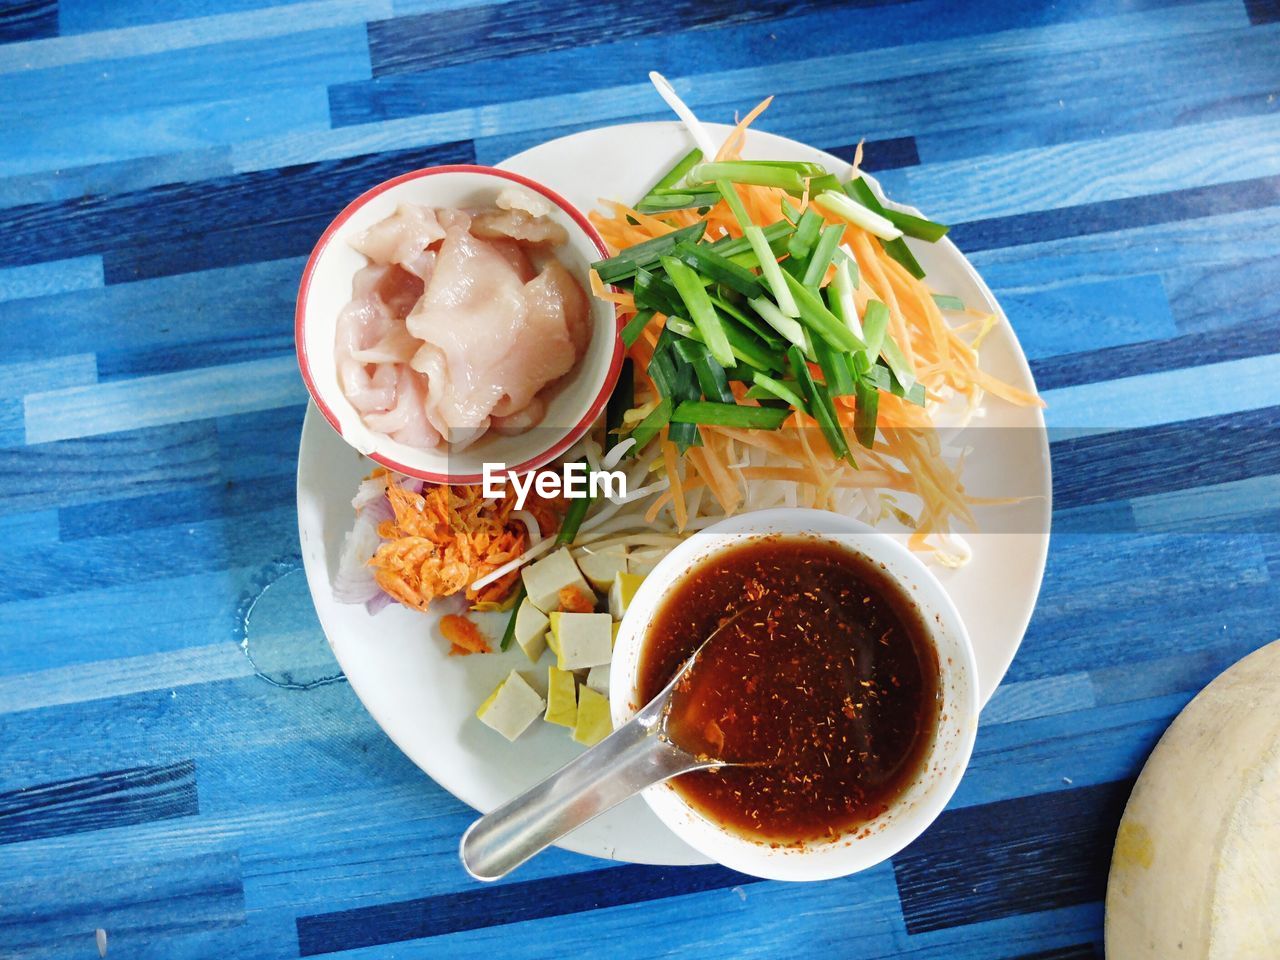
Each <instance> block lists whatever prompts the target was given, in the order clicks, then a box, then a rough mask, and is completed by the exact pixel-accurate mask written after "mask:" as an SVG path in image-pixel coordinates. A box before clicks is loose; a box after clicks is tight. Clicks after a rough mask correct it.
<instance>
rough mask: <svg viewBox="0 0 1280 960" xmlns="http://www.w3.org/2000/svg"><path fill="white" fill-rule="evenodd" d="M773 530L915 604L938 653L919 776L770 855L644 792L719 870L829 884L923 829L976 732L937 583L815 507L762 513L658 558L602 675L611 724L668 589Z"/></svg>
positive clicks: (970, 678)
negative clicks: (935, 703)
mask: <svg viewBox="0 0 1280 960" xmlns="http://www.w3.org/2000/svg"><path fill="white" fill-rule="evenodd" d="M771 534H782V535H784V536H787V537H788V538H791V537H796V538H804V537H812V538H819V539H822V540H826V541H831V542H835V543H839V544H840V545H842V546H844V547H846V548H848V549H851V550H854V551H857V552H859V553H861V554H863V555H864V556H867V557H869V558H870V559H872V560H874V561H876V562H877V563H881V564H883V565H884V569H885V570H886V571H887V572H888V573H889V575H890V576H891V577H893V578H894V579H895V580H896V581H897V582H898V583H899V584H901V585H902V586H903V587H905V588H906V590H907V592H908V593H909V595H910V596H911V598H912V599H913V600H914V601H915V603H916V606H917V608H918V610H919V611H920V614H921V616H922V619H923V620H924V622H925V624H926V626H927V628H928V630H929V633H930V636H931V637H932V639H933V642H934V644H935V647H936V649H937V652H938V664H939V668H940V670H941V690H942V698H943V702H942V709H941V714H940V719H939V723H938V728H937V733H936V735H935V737H934V742H933V744H932V746H931V747H930V749H929V752H928V754H927V755H926V757H925V760H924V762H923V763H922V764H921V774H920V776H919V777H918V778H917V779H916V781H915V782H914V783H912V784H911V786H910V787H908V788H907V790H906V792H905V793H904V794H903V795H902V796H901V797H900V798H899V799H898V801H897V802H896V803H895V804H894V805H893V806H892V807H891V808H890V809H889V810H888V811H886V812H885V813H884V814H882V815H881V816H879V817H877V818H876V819H875V820H873V821H871V822H870V823H868V824H865V825H864V826H861V827H859V828H858V829H857V830H855V831H853V832H851V833H849V834H846V835H845V836H842V837H838V838H836V839H835V840H833V841H829V842H825V841H824V842H817V843H813V844H807V845H805V846H803V847H799V848H779V849H774V848H771V847H770V846H768V844H765V843H761V842H759V841H756V840H751V839H748V838H746V837H743V836H741V835H739V834H736V833H733V832H731V831H729V830H727V829H725V828H724V827H722V826H720V825H719V824H717V823H715V822H713V821H711V820H709V819H707V818H706V817H704V816H703V815H702V814H700V813H698V812H697V811H696V810H694V809H693V808H692V807H690V806H689V805H688V804H687V803H685V801H684V800H683V799H681V797H680V795H679V794H678V793H676V791H675V790H674V789H673V788H672V786H671V785H670V784H669V783H661V784H657V785H656V786H653V787H650V788H649V789H648V790H646V791H645V792H644V798H645V801H646V802H647V803H648V804H649V806H650V808H652V810H653V812H654V813H656V814H657V815H658V817H659V818H660V819H661V820H662V821H663V823H665V824H666V825H667V826H668V827H670V828H671V829H672V830H673V831H674V832H675V833H676V835H677V836H678V837H680V839H681V840H684V841H685V842H686V843H688V844H689V845H690V846H691V847H693V848H694V849H695V850H697V851H698V852H699V853H702V854H703V855H705V856H707V857H710V858H711V859H712V860H716V861H718V862H720V863H722V864H724V865H725V866H726V867H731V868H732V869H734V870H739V871H741V872H742V873H747V874H751V875H753V876H757V877H765V878H767V879H770V880H829V879H831V878H833V877H842V876H845V875H847V874H850V873H855V872H857V871H858V870H865V869H866V868H867V867H870V866H873V865H875V864H877V863H880V862H881V861H882V860H886V859H888V858H889V857H891V856H893V855H894V854H895V853H897V852H898V851H899V850H901V849H902V848H903V847H905V846H906V845H907V844H908V843H910V842H911V841H912V840H914V839H915V838H916V837H918V836H919V835H920V834H921V833H923V832H924V830H925V828H926V827H928V826H929V824H930V823H932V822H933V821H934V819H935V818H936V817H937V816H938V814H939V813H941V812H942V808H943V807H945V806H946V805H947V801H948V800H949V799H950V798H951V795H952V794H953V793H954V792H955V789H956V787H957V785H958V784H959V783H960V777H961V776H962V775H963V774H964V770H965V767H966V765H967V764H968V762H969V755H970V753H971V752H972V750H973V740H974V736H975V735H976V733H977V728H978V710H979V706H978V686H977V668H976V666H975V664H974V658H973V648H972V647H971V646H970V643H969V635H968V633H967V632H966V631H965V628H964V624H963V622H961V620H960V615H959V613H957V612H956V608H955V606H954V605H953V604H952V603H951V600H950V598H949V597H948V596H947V594H946V591H945V590H943V589H942V585H941V584H940V583H939V582H938V580H937V579H936V578H935V577H934V576H933V574H932V573H930V572H929V570H928V568H927V567H926V566H925V565H924V564H923V563H921V562H920V560H919V559H917V558H916V557H915V556H914V555H913V554H912V553H911V551H910V550H908V549H907V547H906V546H904V545H903V544H902V543H900V542H899V541H898V540H897V539H895V538H894V537H893V536H891V535H889V534H886V533H880V532H877V531H875V530H873V529H872V528H871V527H868V526H867V525H865V524H863V523H859V522H857V521H855V520H850V519H848V518H847V517H842V516H838V515H837V514H834V513H828V512H826V511H820V510H803V509H780V510H762V511H759V512H756V513H748V514H743V515H742V516H738V517H733V518H731V519H729V520H725V521H722V522H721V523H718V524H716V525H714V526H712V527H708V528H707V529H706V530H705V531H702V532H700V533H696V534H694V535H693V536H691V537H690V538H689V539H687V540H685V541H684V543H682V544H680V546H678V547H676V548H675V549H674V550H672V551H671V553H669V554H667V556H666V557H665V558H663V560H662V562H661V563H659V564H658V566H657V567H656V568H654V570H653V572H652V573H650V574H649V576H648V577H646V578H645V581H644V583H643V584H641V586H640V589H639V590H638V591H637V592H636V596H635V599H634V600H633V601H632V604H631V606H630V608H628V610H627V615H626V617H625V618H624V619H623V622H622V627H621V629H620V631H619V634H618V643H617V647H616V648H615V650H614V654H613V668H612V673H611V679H610V689H609V695H610V697H609V698H610V701H611V703H612V710H613V723H614V726H615V727H617V726H620V725H621V724H623V723H625V722H626V721H627V720H629V719H630V718H631V716H632V714H633V713H634V712H635V711H636V710H637V709H638V708H639V707H640V706H641V704H639V703H638V702H637V701H638V699H639V695H638V693H637V689H636V687H637V674H638V672H639V664H640V653H641V649H642V646H643V643H644V638H645V634H646V633H647V632H648V629H649V624H650V621H651V620H652V618H653V615H654V613H655V612H656V610H657V609H658V607H659V605H660V604H661V602H662V599H663V597H664V596H665V595H666V594H667V592H668V591H669V589H670V587H671V586H672V584H673V583H675V582H676V581H677V580H679V579H680V578H681V577H682V576H684V574H686V573H687V572H688V571H689V569H690V568H691V567H693V566H695V565H697V564H698V563H700V562H701V561H703V560H706V559H707V558H709V557H711V556H713V555H714V554H716V553H719V552H720V551H722V550H724V549H726V548H728V547H731V546H733V545H735V544H738V543H742V542H743V541H744V540H750V539H755V538H757V537H760V536H768V535H771Z"/></svg>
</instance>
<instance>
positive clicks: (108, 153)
mask: <svg viewBox="0 0 1280 960" xmlns="http://www.w3.org/2000/svg"><path fill="white" fill-rule="evenodd" d="M328 125H329V106H328V103H327V102H326V97H325V95H324V91H323V90H322V89H320V88H299V89H296V90H279V91H273V92H270V93H264V94H254V95H252V96H249V97H242V98H234V99H227V100H219V101H210V102H203V103H193V104H183V105H180V106H171V107H151V108H147V109H144V110H139V111H137V112H135V113H130V114H129V115H128V116H127V117H125V118H123V119H121V118H117V117H112V116H111V115H109V114H101V113H99V114H92V115H83V116H81V115H75V114H69V115H66V116H62V115H59V114H57V113H56V112H55V113H54V115H53V116H52V117H41V118H39V119H37V120H30V121H21V122H14V123H12V124H10V126H9V129H10V130H11V131H12V132H13V134H14V138H13V139H12V140H5V141H2V142H0V176H17V175H23V174H30V173H35V172H41V171H51V170H56V169H57V168H59V167H61V166H76V165H80V164H86V163H91V164H105V163H115V162H118V161H123V160H130V159H134V158H138V157H147V156H151V155H153V154H165V153H177V152H181V151H185V150H198V151H204V150H207V149H209V148H210V147H216V146H220V145H224V144H230V143H235V142H238V141H241V140H252V139H254V138H256V137H261V136H264V135H266V134H268V133H279V132H281V131H282V130H294V131H301V130H322V129H325V128H327V127H328ZM87 144H88V145H91V146H88V147H86V145H87ZM30 259H36V256H32V257H31V258H30Z"/></svg>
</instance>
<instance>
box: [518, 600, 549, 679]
mask: <svg viewBox="0 0 1280 960" xmlns="http://www.w3.org/2000/svg"><path fill="white" fill-rule="evenodd" d="M548 625H549V621H548V620H547V615H546V614H545V613H543V612H542V611H541V610H539V609H538V608H537V607H535V606H534V605H533V604H532V603H530V602H529V598H528V597H525V598H524V599H523V600H521V601H520V609H518V610H517V611H516V643H518V644H520V649H521V650H523V651H524V655H525V656H526V657H528V658H529V659H530V660H531V661H533V662H534V663H537V662H538V658H539V657H541V656H542V651H544V650H546V649H547V627H548Z"/></svg>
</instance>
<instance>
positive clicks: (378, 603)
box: [364, 588, 391, 617]
mask: <svg viewBox="0 0 1280 960" xmlns="http://www.w3.org/2000/svg"><path fill="white" fill-rule="evenodd" d="M389 606H391V594H389V593H386V592H384V591H383V590H382V589H381V588H379V590H378V592H377V593H375V594H374V595H373V596H372V597H370V598H369V599H368V600H366V601H365V602H364V608H365V610H367V611H368V612H369V616H371V617H372V616H374V615H375V614H378V613H381V612H382V611H383V610H385V609H386V608H387V607H389Z"/></svg>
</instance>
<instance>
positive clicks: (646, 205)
mask: <svg viewBox="0 0 1280 960" xmlns="http://www.w3.org/2000/svg"><path fill="white" fill-rule="evenodd" d="M719 202H720V194H718V193H716V192H715V191H714V190H703V191H699V192H697V193H655V194H650V195H649V196H647V197H645V198H644V199H643V200H641V201H640V202H639V203H637V204H636V211H637V212H638V213H669V212H670V211H672V210H695V209H696V210H700V209H702V208H704V207H714V206H715V205H716V204H717V203H719Z"/></svg>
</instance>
